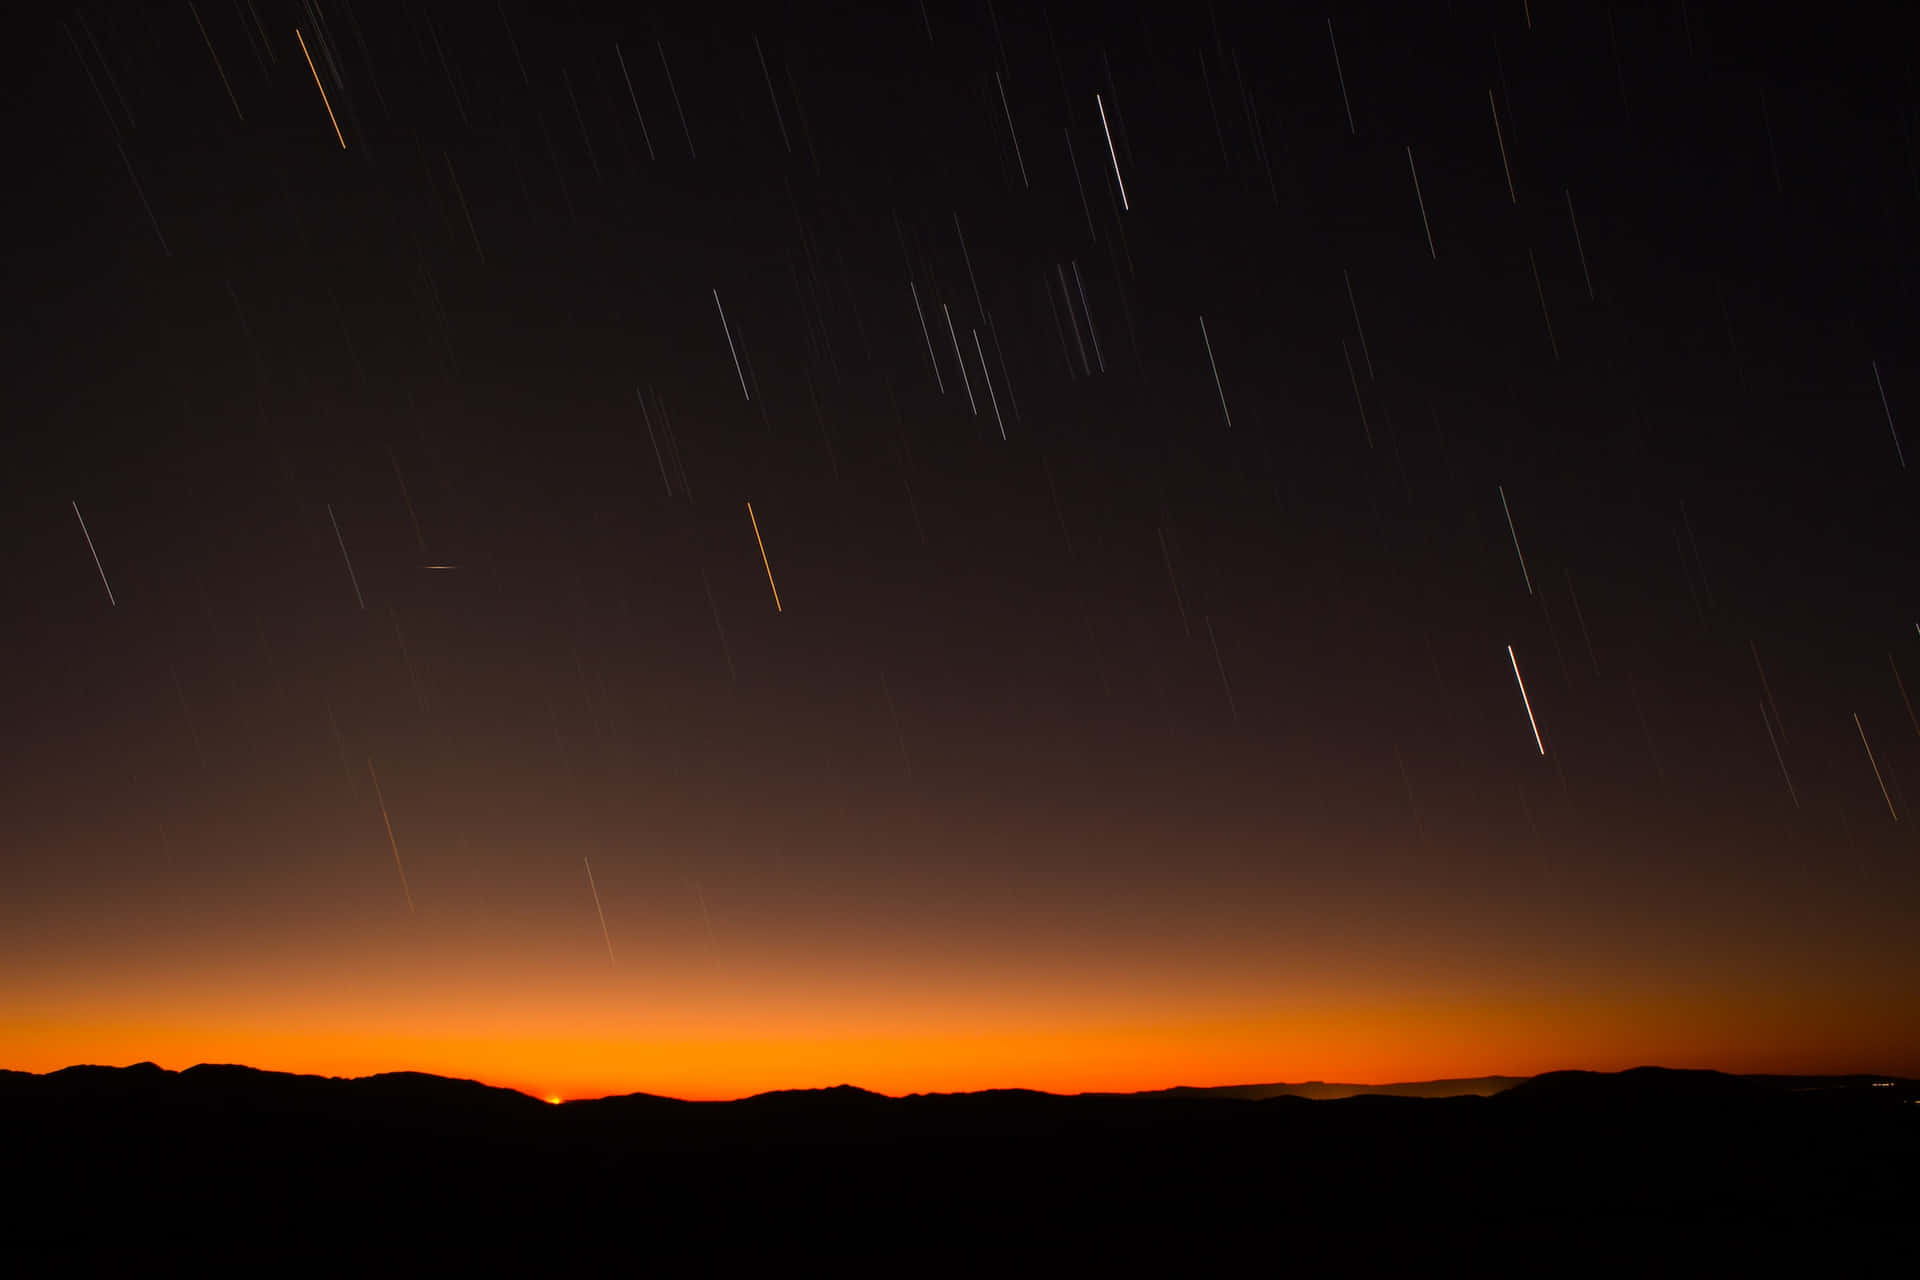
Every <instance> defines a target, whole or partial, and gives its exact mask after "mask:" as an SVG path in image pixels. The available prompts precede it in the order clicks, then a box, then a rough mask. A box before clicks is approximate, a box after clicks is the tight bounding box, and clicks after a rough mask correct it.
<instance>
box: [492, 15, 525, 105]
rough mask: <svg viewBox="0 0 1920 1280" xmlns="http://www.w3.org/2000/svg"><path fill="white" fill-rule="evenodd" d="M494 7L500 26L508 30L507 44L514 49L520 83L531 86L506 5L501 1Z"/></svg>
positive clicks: (514, 60)
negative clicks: (508, 18) (497, 11)
mask: <svg viewBox="0 0 1920 1280" xmlns="http://www.w3.org/2000/svg"><path fill="white" fill-rule="evenodd" d="M493 7H494V8H495V9H497V10H499V12H500V25H501V26H502V27H504V28H506V32H507V44H508V45H510V46H511V47H512V49H513V62H514V65H515V66H517V67H519V68H520V83H521V84H524V85H531V84H532V83H533V81H531V80H529V79H527V64H526V62H525V61H523V60H522V59H521V57H520V42H519V41H518V40H516V39H514V38H513V24H512V23H510V22H508V21H507V7H506V5H505V4H503V3H501V2H500V0H494V6H493Z"/></svg>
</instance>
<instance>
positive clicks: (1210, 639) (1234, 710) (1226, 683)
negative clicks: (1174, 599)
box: [1201, 616, 1240, 724]
mask: <svg viewBox="0 0 1920 1280" xmlns="http://www.w3.org/2000/svg"><path fill="white" fill-rule="evenodd" d="M1201 621H1202V622H1204V623H1206V624H1207V643H1208V644H1210V645H1212V646H1213V665H1214V666H1216V667H1218V668H1219V669H1220V687H1221V688H1222V689H1224V690H1226V694H1227V714H1228V715H1230V716H1232V717H1233V722H1234V723H1235V724H1239V723H1240V708H1239V707H1237V706H1235V705H1234V701H1233V682H1232V681H1230V680H1228V679H1227V664H1226V662H1225V661H1224V660H1223V659H1222V658H1221V657H1220V641H1219V638H1218V637H1216V636H1215V635H1214V634H1213V618H1212V617H1211V616H1208V617H1204V618H1202V619H1201Z"/></svg>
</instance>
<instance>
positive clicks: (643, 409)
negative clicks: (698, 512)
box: [633, 387, 673, 498]
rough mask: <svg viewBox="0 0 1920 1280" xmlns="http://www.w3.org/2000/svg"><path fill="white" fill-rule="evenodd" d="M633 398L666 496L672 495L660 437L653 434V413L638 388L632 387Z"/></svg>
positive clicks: (670, 479)
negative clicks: (644, 427)
mask: <svg viewBox="0 0 1920 1280" xmlns="http://www.w3.org/2000/svg"><path fill="white" fill-rule="evenodd" d="M633 398H634V399H635V400H638V401H639V402H640V421H641V422H643V423H645V424H646V428H647V443H649V444H651V445H652V446H653V460H654V461H655V462H657V463H659V464H660V483H661V484H663V485H665V486H666V489H667V496H668V497H669V498H671V497H672V496H673V479H672V477H670V476H669V475H668V474H667V459H666V457H665V455H663V454H662V453H661V452H660V439H659V437H658V436H656V435H654V434H653V415H652V414H650V413H648V412H647V398H646V397H645V396H643V395H641V394H640V388H638V387H635V388H634V389H633Z"/></svg>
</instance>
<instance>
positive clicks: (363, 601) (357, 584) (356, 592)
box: [327, 503, 367, 609]
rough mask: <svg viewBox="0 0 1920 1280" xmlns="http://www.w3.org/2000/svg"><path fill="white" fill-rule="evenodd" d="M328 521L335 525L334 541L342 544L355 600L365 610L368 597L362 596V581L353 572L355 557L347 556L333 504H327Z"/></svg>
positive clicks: (342, 551)
mask: <svg viewBox="0 0 1920 1280" xmlns="http://www.w3.org/2000/svg"><path fill="white" fill-rule="evenodd" d="M327 519H328V520H329V521H332V523H333V540H334V541H335V542H337V543H339V544H340V558H341V559H342V560H344V561H346V564H347V581H348V582H351V583H352V584H353V598H354V599H355V600H358V601H359V602H360V607H361V608H362V609H365V608H366V607H367V601H366V597H365V596H362V595H361V594H360V579H359V577H358V576H357V575H355V573H354V572H353V557H352V556H350V555H348V554H347V540H346V539H345V538H343V537H341V536H340V522H339V521H338V520H336V519H334V515H333V504H332V503H328V504H327Z"/></svg>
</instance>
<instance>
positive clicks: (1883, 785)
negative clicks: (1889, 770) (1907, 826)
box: [1853, 711, 1900, 822]
mask: <svg viewBox="0 0 1920 1280" xmlns="http://www.w3.org/2000/svg"><path fill="white" fill-rule="evenodd" d="M1853 727H1854V728H1856V729H1858V730H1859V731H1860V745H1861V746H1863V747H1865V748H1866V749H1867V763H1868V764H1870V765H1872V766H1873V780H1874V781H1875V782H1877V783H1879V784H1880V798H1881V799H1882V800H1885V801H1886V802H1887V812H1888V813H1890V814H1893V820H1894V821H1895V822H1898V821H1900V815H1899V814H1897V813H1894V811H1893V797H1892V796H1890V795H1888V794H1887V780H1886V779H1885V778H1883V777H1881V776H1880V762H1879V761H1877V760H1875V759H1874V758H1873V746H1872V744H1871V743H1869V742H1868V741H1867V728H1866V726H1865V725H1863V724H1861V723H1860V713H1859V712H1858V711H1856V712H1854V713H1853Z"/></svg>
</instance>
